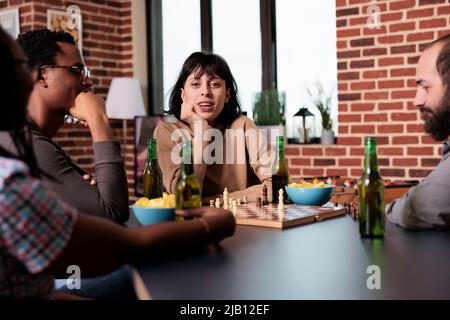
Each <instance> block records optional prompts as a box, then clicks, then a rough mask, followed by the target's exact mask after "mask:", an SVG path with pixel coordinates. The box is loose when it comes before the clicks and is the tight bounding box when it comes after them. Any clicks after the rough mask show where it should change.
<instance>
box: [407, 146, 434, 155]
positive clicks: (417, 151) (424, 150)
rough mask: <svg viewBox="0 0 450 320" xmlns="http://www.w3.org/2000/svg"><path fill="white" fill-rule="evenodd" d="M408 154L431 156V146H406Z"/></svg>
mask: <svg viewBox="0 0 450 320" xmlns="http://www.w3.org/2000/svg"><path fill="white" fill-rule="evenodd" d="M408 155H409V156H432V155H433V147H408Z"/></svg>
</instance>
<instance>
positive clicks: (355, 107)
mask: <svg viewBox="0 0 450 320" xmlns="http://www.w3.org/2000/svg"><path fill="white" fill-rule="evenodd" d="M374 108H375V104H373V103H353V104H352V105H351V107H350V109H351V111H352V112H356V111H372V110H373V109H374Z"/></svg>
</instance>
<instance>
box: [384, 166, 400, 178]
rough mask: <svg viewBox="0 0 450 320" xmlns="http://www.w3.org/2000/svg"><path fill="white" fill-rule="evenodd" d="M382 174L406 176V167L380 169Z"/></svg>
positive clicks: (385, 175)
mask: <svg viewBox="0 0 450 320" xmlns="http://www.w3.org/2000/svg"><path fill="white" fill-rule="evenodd" d="M380 174H381V176H383V177H404V176H405V170H404V169H386V168H382V169H380Z"/></svg>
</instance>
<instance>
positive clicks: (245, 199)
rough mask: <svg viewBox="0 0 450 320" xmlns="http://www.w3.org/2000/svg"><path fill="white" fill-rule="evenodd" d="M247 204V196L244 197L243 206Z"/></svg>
mask: <svg viewBox="0 0 450 320" xmlns="http://www.w3.org/2000/svg"><path fill="white" fill-rule="evenodd" d="M247 203H248V201H247V196H244V204H247Z"/></svg>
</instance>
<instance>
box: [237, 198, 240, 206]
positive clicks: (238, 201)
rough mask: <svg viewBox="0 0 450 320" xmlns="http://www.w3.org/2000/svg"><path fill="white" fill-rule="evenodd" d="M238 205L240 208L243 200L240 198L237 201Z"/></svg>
mask: <svg viewBox="0 0 450 320" xmlns="http://www.w3.org/2000/svg"><path fill="white" fill-rule="evenodd" d="M237 204H238V206H240V205H241V198H238V199H237Z"/></svg>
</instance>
